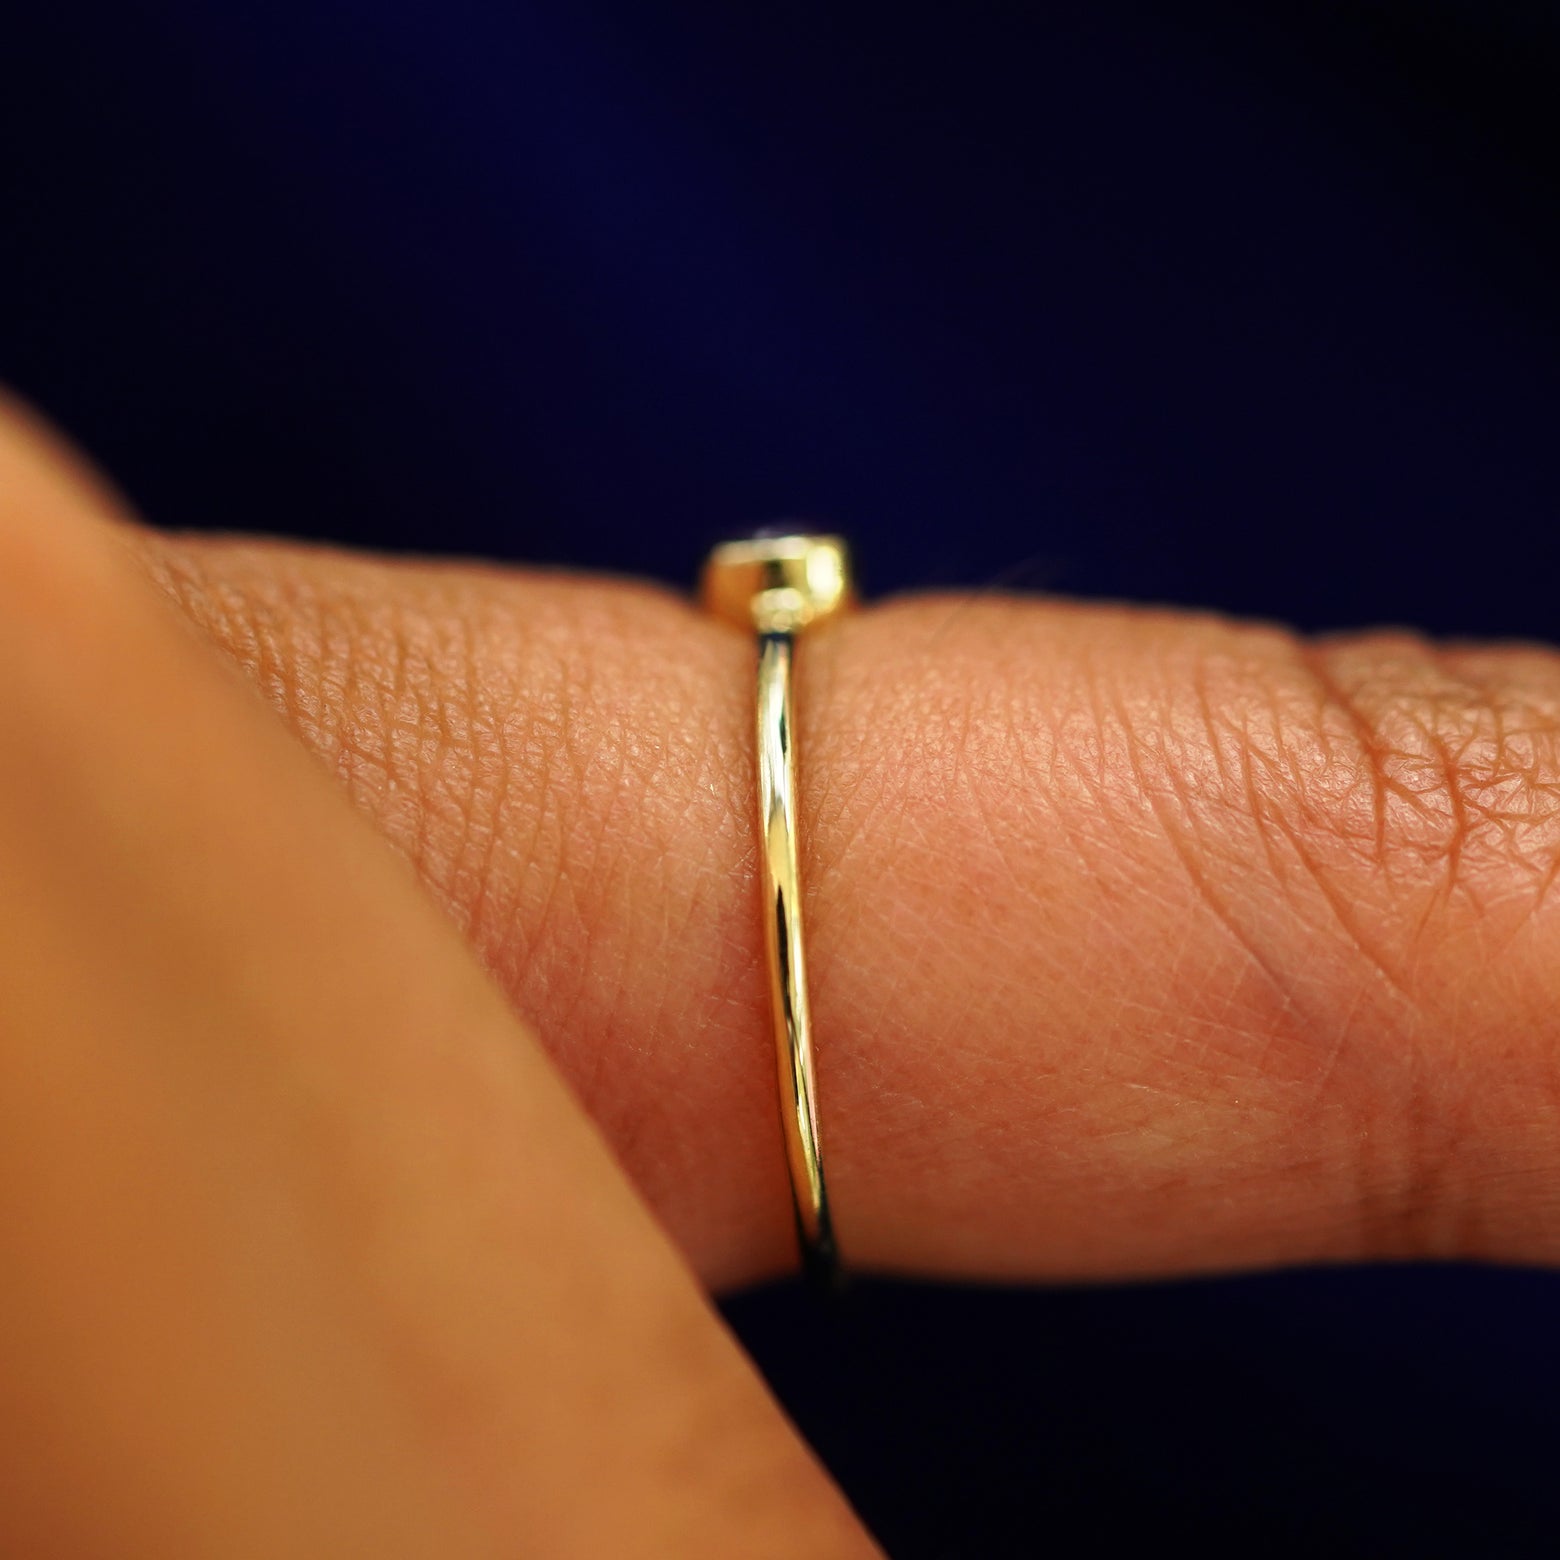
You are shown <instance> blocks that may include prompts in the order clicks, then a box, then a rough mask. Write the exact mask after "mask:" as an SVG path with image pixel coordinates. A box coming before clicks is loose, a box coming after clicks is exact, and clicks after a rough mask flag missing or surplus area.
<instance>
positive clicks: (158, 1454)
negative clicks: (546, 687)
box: [0, 435, 874, 1560]
mask: <svg viewBox="0 0 1560 1560" xmlns="http://www.w3.org/2000/svg"><path fill="white" fill-rule="evenodd" d="M94 501H95V500H94V499H93V498H92V497H91V495H90V494H89V493H88V491H87V490H85V489H81V488H77V487H73V486H72V485H70V484H69V483H63V482H61V481H59V480H57V478H56V476H55V474H54V473H53V471H52V470H51V469H50V468H49V466H48V464H47V462H40V461H39V460H38V458H37V456H36V452H35V450H34V449H33V448H32V447H30V446H28V445H26V444H24V443H22V442H20V441H17V440H14V439H8V438H6V437H5V436H3V435H0V665H3V666H4V667H5V676H4V679H3V681H0V732H3V737H0V863H3V871H0V1271H3V1273H4V1275H5V1279H4V1284H3V1286H0V1423H3V1425H4V1429H3V1431H0V1532H3V1534H4V1538H5V1542H4V1544H3V1547H4V1548H5V1550H6V1552H7V1553H18V1554H20V1553H27V1554H45V1553H48V1554H55V1553H59V1554H70V1555H72V1556H78V1555H89V1554H105V1555H107V1554H113V1555H132V1554H133V1555H156V1556H158V1557H159V1560H161V1557H165V1556H175V1555H196V1554H200V1555H213V1554H222V1555H235V1556H236V1555H254V1556H261V1555H265V1556H273V1555H281V1554H311V1555H327V1554H328V1555H348V1554H352V1555H358V1554H362V1555H367V1554H374V1555H408V1556H410V1555H429V1556H441V1557H442V1556H449V1555H456V1554H458V1555H468V1554H469V1555H478V1554H489V1553H492V1554H498V1553H503V1554H517V1553H527V1554H546V1555H557V1556H568V1555H578V1556H582V1557H583V1556H590V1557H595V1556H600V1555H658V1556H659V1555H668V1556H670V1555H676V1556H679V1557H681V1556H691V1555H710V1556H717V1555H718V1556H727V1555H732V1554H752V1553H759V1552H762V1553H764V1554H775V1555H783V1554H794V1555H798V1556H808V1557H812V1556H816V1555H841V1556H844V1555H865V1554H868V1553H872V1552H874V1551H873V1550H872V1546H871V1545H870V1543H869V1542H868V1540H867V1539H866V1538H865V1536H864V1535H863V1534H862V1533H861V1532H860V1529H859V1528H858V1527H857V1525H856V1524H855V1522H854V1520H853V1519H852V1518H851V1516H850V1513H849V1512H848V1511H847V1510H846V1508H845V1506H844V1504H843V1502H842V1500H841V1499H840V1497H839V1496H838V1494H837V1493H836V1492H835V1491H834V1490H833V1489H832V1487H831V1486H830V1485H829V1483H828V1481H827V1480H826V1478H825V1477H824V1475H823V1474H822V1473H821V1472H820V1470H819V1469H818V1468H817V1466H816V1465H815V1464H814V1463H813V1462H812V1460H811V1459H810V1457H809V1456H808V1455H807V1453H806V1452H805V1450H804V1448H803V1447H802V1446H801V1445H800V1443H799V1442H798V1441H797V1439H796V1438H795V1436H794V1434H793V1432H792V1431H791V1430H790V1429H789V1427H788V1426H787V1425H786V1424H785V1422H784V1421H783V1419H782V1417H781V1415H780V1414H779V1412H778V1410H777V1409H776V1408H775V1406H774V1405H773V1403H772V1401H771V1400H770V1399H769V1398H768V1397H767V1395H766V1394H765V1392H764V1390H763V1388H762V1386H761V1384H760V1383H759V1382H758V1380H757V1379H756V1377H755V1375H754V1374H753V1372H752V1371H751V1369H750V1368H749V1367H748V1365H747V1364H746V1362H745V1361H743V1360H742V1358H741V1356H740V1355H739V1353H738V1351H737V1349H736V1348H735V1346H734V1344H733V1343H732V1342H731V1340H730V1339H729V1337H728V1336H727V1335H726V1334H725V1333H724V1332H723V1331H722V1329H721V1327H720V1325H719V1323H718V1321H717V1319H716V1318H715V1317H714V1316H713V1315H712V1314H711V1312H710V1311H709V1309H708V1308H707V1306H706V1304H705V1302H704V1301H703V1300H702V1299H701V1297H700V1296H699V1294H698V1293H697V1291H696V1289H695V1286H694V1284H693V1282H692V1280H691V1278H690V1277H689V1275H688V1274H687V1273H686V1271H685V1270H684V1268H683V1267H682V1265H681V1264H680V1262H679V1261H678V1260H677V1258H676V1256H675V1254H674V1253H673V1251H672V1249H671V1247H670V1245H669V1244H668V1243H667V1242H666V1240H665V1239H664V1237H663V1236H662V1235H661V1234H660V1233H659V1232H658V1231H657V1230H656V1229H655V1227H654V1225H653V1224H652V1222H651V1220H650V1218H649V1216H648V1215H647V1213H646V1212H645V1210H644V1209H643V1207H642V1206H641V1205H640V1204H639V1202H638V1201H637V1200H636V1199H635V1197H634V1196H633V1195H632V1193H631V1192H630V1190H629V1189H628V1186H627V1184H626V1182H625V1181H624V1180H623V1178H622V1176H621V1174H620V1173H619V1172H618V1170H617V1169H616V1167H615V1166H614V1165H613V1164H612V1163H611V1160H610V1158H609V1156H608V1154H607V1152H606V1150H605V1149H604V1148H603V1146H602V1145H601V1143H600V1141H599V1139H598V1138H597V1136H596V1134H595V1132H594V1131H593V1130H592V1129H591V1128H590V1126H589V1125H588V1123H587V1122H586V1121H585V1118H584V1117H583V1115H582V1114H581V1113H580V1111H579V1109H578V1107H577V1106H576V1105H575V1104H574V1103H573V1101H572V1100H571V1099H570V1098H569V1097H568V1095H567V1093H566V1091H565V1089H564V1088H563V1086H562V1085H561V1084H560V1083H559V1081H558V1079H557V1078H556V1076H555V1074H554V1073H553V1071H552V1069H551V1067H550V1065H549V1064H548V1063H547V1062H546V1060H545V1058H544V1057H543V1055H542V1053H541V1052H540V1051H539V1049H538V1048H537V1046H536V1045H535V1043H534V1041H533V1040H532V1038H531V1037H530V1036H529V1035H528V1034H527V1033H526V1032H525V1031H524V1030H523V1029H522V1028H521V1026H520V1025H519V1024H518V1023H517V1022H516V1021H515V1019H514V1017H513V1015H512V1014H511V1013H510V1012H509V1010H508V1008H507V1007H506V1004H505V1003H504V1001H503V998H502V997H501V996H500V995H499V993H498V992H497V991H496V990H495V989H494V988H493V987H492V985H491V984H490V982H489V981H488V980H487V979H486V978H485V977H484V976H483V974H482V973H481V971H480V969H479V968H478V966H477V965H476V963H475V961H474V960H473V959H472V958H471V955H470V952H469V950H468V948H467V947H466V946H465V945H464V944H463V943H462V941H461V939H460V938H459V937H458V936H457V935H456V934H455V932H454V931H453V930H452V929H451V928H450V927H449V926H448V924H447V922H446V921H445V920H444V919H443V918H442V917H441V916H440V915H439V914H438V913H437V911H435V910H434V909H433V908H432V907H430V906H429V905H428V904H427V902H426V899H425V896H424V895H423V894H422V893H421V892H420V890H419V889H418V887H417V885H416V883H415V880H414V878H413V876H412V874H411V873H410V872H408V871H407V870H406V867H405V864H404V863H403V862H401V861H399V860H397V859H396V857H395V855H394V853H393V852H391V851H390V850H389V849H387V848H386V847H385V845H384V843H383V841H382V840H380V839H379V838H377V837H376V836H375V835H374V833H373V831H372V830H370V829H369V828H368V827H367V826H366V825H365V824H363V823H362V822H361V820H359V819H357V818H355V817H354V816H353V814H352V810H351V808H350V807H349V806H348V805H347V804H346V802H345V801H344V800H343V799H342V797H341V796H340V795H339V794H338V793H337V792H336V791H335V789H334V788H333V787H332V786H331V785H330V783H329V782H328V780H327V779H326V778H325V777H324V776H323V775H321V774H320V773H319V770H318V766H317V765H315V764H314V763H312V762H311V761H310V760H309V758H308V757H307V756H306V755H305V754H304V753H303V752H302V751H301V750H300V749H299V748H298V746H297V744H296V743H295V742H293V741H292V740H291V739H290V738H289V737H288V735H287V734H286V733H285V731H283V729H282V728H281V726H280V724H279V723H278V722H277V721H276V720H275V719H274V717H273V716H272V714H271V713H270V712H269V711H268V710H266V708H265V707H264V705H263V704H262V702H261V701H260V700H259V699H257V698H256V697H255V696H254V694H253V692H252V690H251V689H250V688H248V687H247V686H245V685H244V684H243V682H242V680H241V679H240V678H238V677H237V676H235V675H234V674H233V673H232V671H231V669H230V668H229V667H227V666H225V665H223V664H222V663H221V661H220V660H219V658H218V657H216V656H215V655H213V654H212V652H211V651H210V649H209V647H208V646H206V645H203V644H202V643H200V642H199V639H198V637H197V636H196V635H195V634H193V633H192V632H191V631H190V629H189V627H188V624H187V623H185V622H184V621H182V620H181V619H180V618H179V617H178V615H177V614H176V613H175V612H174V611H172V610H171V609H170V607H169V606H168V604H167V602H166V600H164V599H162V598H160V597H159V596H158V595H157V593H156V592H154V591H153V590H152V589H151V588H150V587H149V586H148V585H147V583H146V581H145V579H144V576H143V574H142V573H141V572H140V571H139V570H138V569H137V568H135V567H134V566H133V564H132V563H131V561H130V558H129V556H128V553H127V552H126V549H125V544H124V534H123V533H122V532H120V531H118V530H112V529H110V528H109V527H108V526H106V525H104V524H102V523H101V522H99V521H98V520H96V519H95V518H93V517H92V515H91V514H90V512H89V511H90V508H91V505H92V504H93V502H94Z"/></svg>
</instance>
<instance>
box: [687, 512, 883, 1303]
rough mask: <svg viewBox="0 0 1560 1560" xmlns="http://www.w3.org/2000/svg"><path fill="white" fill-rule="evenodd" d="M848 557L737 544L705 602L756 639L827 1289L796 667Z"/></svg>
mask: <svg viewBox="0 0 1560 1560" xmlns="http://www.w3.org/2000/svg"><path fill="white" fill-rule="evenodd" d="M851 599H852V597H851V582H850V565H849V556H848V553H847V551H846V548H845V544H844V543H843V542H842V541H841V540H840V539H839V538H838V537H834V536H806V535H796V536H781V537H764V538H758V539H755V540H751V541H742V542H728V543H725V544H724V545H723V546H720V547H717V548H716V549H715V551H714V552H713V553H711V555H710V559H709V562H708V564H707V565H706V566H705V572H704V600H705V603H706V605H707V606H708V607H709V608H710V610H712V611H713V612H715V613H717V614H718V615H719V616H721V617H723V618H725V619H726V620H727V621H728V622H732V623H735V624H737V625H738V626H740V627H743V628H746V629H749V630H750V631H754V632H756V633H757V635H758V700H757V734H758V816H759V840H760V845H761V849H760V852H759V863H760V870H759V878H760V884H761V889H762V895H763V899H762V903H763V919H764V941H765V945H766V949H767V953H768V963H769V995H770V1009H771V1013H772V1015H773V1022H774V1039H775V1060H776V1070H777V1075H778V1079H779V1087H780V1118H781V1125H782V1128H783V1131H784V1138H785V1153H786V1163H787V1166H788V1168H789V1171H790V1178H791V1201H792V1205H793V1207H794V1209H795V1213H796V1231H797V1238H798V1240H799V1241H800V1244H801V1250H802V1265H803V1268H804V1270H805V1271H806V1272H807V1274H808V1276H809V1277H810V1278H812V1279H814V1280H817V1281H820V1282H823V1283H832V1282H834V1281H835V1280H836V1279H837V1278H838V1275H839V1252H838V1249H837V1247H836V1245H835V1240H834V1227H833V1223H832V1220H831V1218H830V1213H829V1197H828V1190H827V1187H826V1185H825V1182H824V1176H823V1150H822V1146H821V1142H820V1136H819V1130H818V1091H817V1080H816V1072H815V1068H814V1064H813V1043H812V1017H811V1013H810V1011H809V1008H808V1002H807V960H806V954H805V951H804V948H803V940H802V902H801V888H800V881H799V876H800V875H799V873H798V871H797V843H796V842H797V807H796V753H795V749H794V747H793V745H792V734H793V729H794V728H793V725H792V720H791V667H792V662H793V659H794V655H795V650H796V641H797V638H798V636H800V635H801V634H803V632H804V631H805V630H807V629H810V628H812V627H814V626H816V625H817V624H819V623H822V622H824V621H825V620H826V619H828V618H829V617H831V616H833V615H834V614H835V613H837V612H839V611H840V610H842V609H843V608H844V607H846V606H848V605H849V603H850V601H851Z"/></svg>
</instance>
